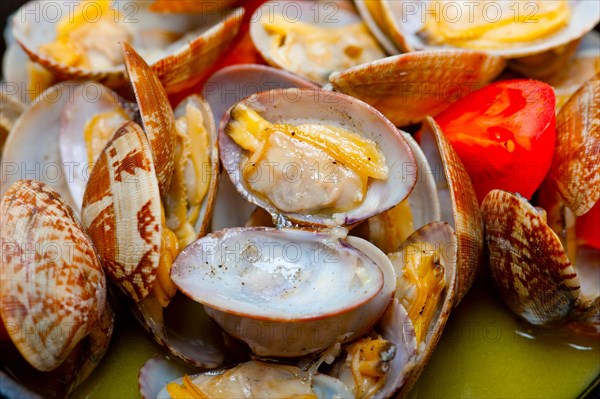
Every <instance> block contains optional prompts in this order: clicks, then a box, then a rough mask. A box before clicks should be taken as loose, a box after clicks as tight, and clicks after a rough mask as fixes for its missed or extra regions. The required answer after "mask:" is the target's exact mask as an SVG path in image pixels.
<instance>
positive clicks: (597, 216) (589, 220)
mask: <svg viewBox="0 0 600 399" xmlns="http://www.w3.org/2000/svg"><path fill="white" fill-rule="evenodd" d="M599 226H600V201H598V202H596V204H595V205H594V206H593V207H592V209H590V210H589V211H587V212H586V213H585V214H583V215H581V216H578V217H577V221H576V222H575V235H576V236H577V238H578V239H579V240H582V241H583V242H585V243H586V244H587V245H590V246H592V247H594V248H596V249H600V227H599Z"/></svg>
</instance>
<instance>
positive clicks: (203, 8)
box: [149, 0, 239, 14]
mask: <svg viewBox="0 0 600 399" xmlns="http://www.w3.org/2000/svg"><path fill="white" fill-rule="evenodd" d="M238 2H239V1H238V0H178V1H172V0H154V2H152V4H150V7H149V10H150V11H153V12H161V13H185V14H193V13H199V14H205V13H210V12H214V11H217V10H222V9H226V8H229V7H232V6H234V5H235V4H236V3H238Z"/></svg>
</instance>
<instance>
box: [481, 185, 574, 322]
mask: <svg viewBox="0 0 600 399" xmlns="http://www.w3.org/2000/svg"><path fill="white" fill-rule="evenodd" d="M482 213H483V219H484V222H485V239H486V243H487V247H488V252H489V257H490V270H491V273H492V277H493V279H494V283H495V285H496V288H497V289H498V290H499V292H500V295H501V296H502V298H503V300H504V302H505V303H506V304H507V305H508V306H509V307H510V308H511V309H512V311H513V312H514V313H516V314H517V315H519V316H521V317H523V318H524V319H526V320H527V321H529V322H530V323H531V324H538V325H540V324H541V325H543V324H551V323H554V322H561V321H564V320H565V318H566V317H567V316H568V315H569V314H570V313H571V312H572V310H573V308H574V306H575V304H576V303H577V300H578V297H579V292H580V286H579V279H578V277H577V274H576V273H575V269H574V268H573V266H572V265H571V262H570V261H569V259H568V258H567V256H566V254H565V251H564V249H563V246H562V245H561V242H560V239H559V238H558V236H557V235H556V234H555V233H554V232H553V231H552V229H550V227H548V225H547V224H546V223H545V221H544V220H543V219H542V216H541V215H540V214H539V213H538V212H537V211H536V209H535V208H533V207H532V206H531V205H529V204H528V203H527V201H526V200H525V199H524V198H522V197H520V196H518V195H513V194H510V193H507V192H505V191H501V190H493V191H491V192H490V193H489V194H488V195H487V196H486V197H485V199H484V200H483V203H482Z"/></svg>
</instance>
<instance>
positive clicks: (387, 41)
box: [354, 0, 401, 55]
mask: <svg viewBox="0 0 600 399" xmlns="http://www.w3.org/2000/svg"><path fill="white" fill-rule="evenodd" d="M354 6H355V7H356V10H357V11H358V13H359V14H360V16H361V18H362V19H363V21H364V22H365V24H367V26H368V27H369V30H370V31H371V33H372V34H373V36H375V38H376V39H377V41H378V42H379V44H381V47H383V48H384V49H385V51H386V52H387V53H388V54H390V55H394V54H398V53H400V52H401V51H400V50H399V49H398V47H396V44H395V43H394V41H393V40H392V39H391V36H390V33H389V32H388V30H387V26H386V23H385V20H384V17H383V11H382V8H381V2H380V1H379V0H366V1H365V0H355V1H354Z"/></svg>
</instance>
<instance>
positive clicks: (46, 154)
mask: <svg viewBox="0 0 600 399" xmlns="http://www.w3.org/2000/svg"><path fill="white" fill-rule="evenodd" d="M76 86H77V83H75V82H63V83H60V84H57V85H55V86H52V87H51V88H49V89H48V90H46V91H44V92H43V93H42V94H41V95H40V96H38V98H36V99H35V101H34V102H33V103H32V104H31V106H29V108H28V109H27V110H26V111H25V112H24V113H23V114H22V117H21V118H19V119H18V121H17V122H16V123H15V125H14V126H13V129H12V130H11V132H10V134H9V136H8V139H7V140H6V143H5V145H4V149H3V152H2V163H3V165H2V166H3V175H2V177H3V181H2V187H1V188H0V194H4V192H5V191H6V190H7V189H8V187H9V186H10V185H11V184H13V183H14V182H16V181H17V180H21V179H34V180H39V181H42V182H44V183H46V184H47V185H48V186H50V187H52V189H54V190H55V191H57V192H58V193H59V194H60V195H61V197H62V199H63V200H64V201H65V203H67V204H68V205H69V206H70V207H71V208H73V209H74V210H75V211H76V212H77V210H78V209H79V208H78V207H77V202H76V201H75V200H74V199H73V198H72V196H71V194H70V190H69V186H68V181H69V177H70V175H69V173H70V170H68V169H67V168H65V166H64V165H63V163H62V161H61V155H60V148H59V143H60V138H59V132H60V118H61V114H62V110H63V109H64V107H65V105H66V104H67V103H68V102H69V101H70V100H71V94H72V93H73V91H74V90H75V87H76Z"/></svg>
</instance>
